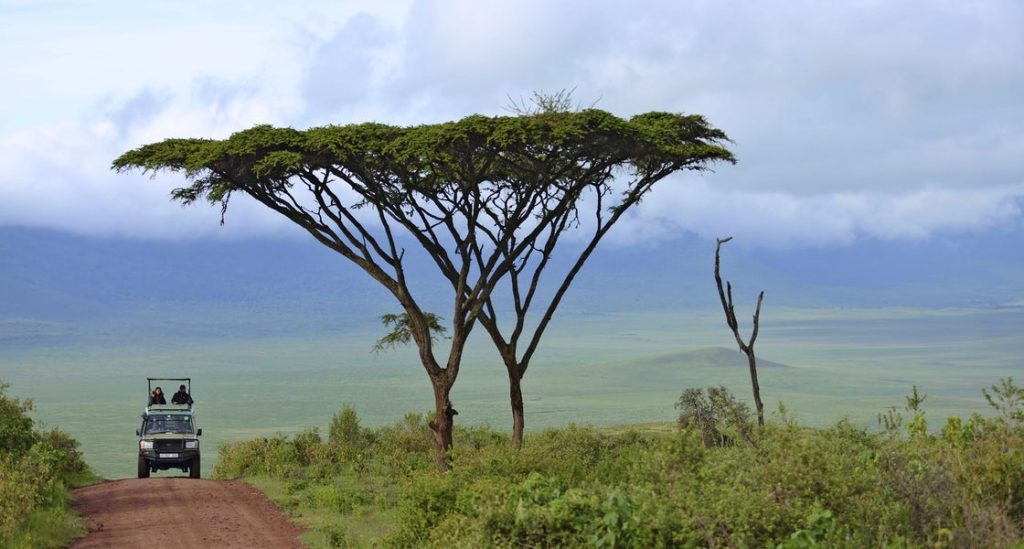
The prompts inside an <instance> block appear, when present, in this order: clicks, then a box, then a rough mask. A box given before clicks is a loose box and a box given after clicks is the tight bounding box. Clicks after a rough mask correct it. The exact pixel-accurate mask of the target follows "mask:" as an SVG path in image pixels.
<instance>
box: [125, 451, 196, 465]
mask: <svg viewBox="0 0 1024 549" xmlns="http://www.w3.org/2000/svg"><path fill="white" fill-rule="evenodd" d="M139 455H140V456H141V457H143V458H145V459H146V461H148V462H149V463H150V464H152V465H179V464H189V463H192V460H193V459H194V458H196V457H198V456H199V450H192V449H188V450H139Z"/></svg>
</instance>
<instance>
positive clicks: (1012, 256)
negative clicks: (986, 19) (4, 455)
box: [0, 227, 1024, 329]
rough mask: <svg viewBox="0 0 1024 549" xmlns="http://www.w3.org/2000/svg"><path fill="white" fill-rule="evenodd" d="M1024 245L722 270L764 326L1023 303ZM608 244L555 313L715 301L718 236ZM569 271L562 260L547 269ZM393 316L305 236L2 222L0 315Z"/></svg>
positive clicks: (948, 245) (375, 293) (379, 292)
mask: <svg viewBox="0 0 1024 549" xmlns="http://www.w3.org/2000/svg"><path fill="white" fill-rule="evenodd" d="M1022 241H1024V227H1021V228H1019V229H1017V230H1009V231H1004V232H1002V233H995V234H985V235H962V236H957V237H955V238H954V237H940V236H936V237H933V238H930V239H922V240H919V241H877V240H868V239H861V240H858V241H856V242H855V243H853V244H849V245H842V246H832V247H828V248H814V249H792V250H763V249H761V250H758V249H751V248H748V247H746V246H745V245H744V243H743V242H742V241H737V242H736V243H735V244H730V245H729V246H731V247H730V248H727V249H726V250H725V252H724V253H723V274H724V276H725V277H726V278H727V279H729V280H731V281H733V288H734V294H735V296H736V298H737V305H738V307H744V306H749V305H750V304H751V302H752V300H753V298H754V296H756V295H757V291H759V290H762V289H763V290H765V315H766V316H767V317H768V318H770V316H771V309H772V308H773V307H821V306H826V307H883V306H911V307H963V306H997V305H1001V304H1005V303H1012V302H1014V301H1015V300H1016V301H1017V302H1020V300H1021V299H1024V246H1020V242H1022ZM567 242H568V243H569V244H567V245H570V246H571V241H567ZM612 244H613V243H611V242H609V243H608V245H605V246H602V247H599V248H598V249H597V251H596V252H595V253H594V255H593V256H592V257H591V260H590V261H589V262H588V263H587V265H586V266H585V267H584V269H583V270H582V271H581V272H580V273H579V276H578V277H577V278H576V281H575V282H574V284H573V286H572V288H571V289H570V291H569V292H568V293H567V294H566V295H565V299H564V300H563V302H562V304H561V306H560V308H559V311H558V312H559V314H592V313H598V314H600V313H607V312H623V311H629V312H633V311H654V310H657V311H671V310H680V309H686V308H690V309H694V308H699V309H708V308H717V307H718V303H717V294H716V290H715V287H714V282H713V279H712V276H711V266H712V265H711V264H712V258H713V256H714V242H713V241H709V240H707V239H704V238H701V237H698V236H696V235H693V234H681V235H679V237H678V238H676V239H674V240H671V241H654V242H644V243H639V244H633V245H629V246H623V245H621V244H620V245H612ZM408 251H409V254H408V255H407V259H406V262H407V263H408V264H409V267H410V269H409V272H410V273H411V274H412V277H411V283H412V284H413V285H414V288H413V290H414V295H415V296H417V298H418V299H419V300H420V304H421V306H422V307H423V308H425V309H426V310H430V311H435V312H438V313H439V314H441V315H442V316H444V315H445V313H447V312H448V311H449V310H450V308H451V298H450V295H451V287H450V285H448V283H447V282H445V281H443V280H440V278H439V277H438V276H437V275H436V268H435V267H434V266H433V265H432V264H431V263H430V260H429V259H427V258H425V257H424V256H423V255H424V254H422V252H420V253H417V252H418V250H417V247H416V246H415V245H414V244H411V245H410V247H409V249H408ZM559 251H561V252H565V251H566V248H564V247H563V248H561V249H560V250H559ZM567 264H568V262H567V258H566V256H565V255H557V254H556V256H554V257H553V258H552V260H551V263H550V267H549V273H550V274H554V271H555V270H557V269H559V268H561V269H563V270H564V268H565V267H566V265H567ZM550 280H552V279H549V281H548V283H549V284H550ZM506 290H507V289H506ZM548 290H549V291H550V288H548ZM503 291H505V290H502V289H500V288H499V292H498V294H502V292H503ZM504 295H507V292H505V294H504ZM396 308H397V305H396V303H395V300H394V298H393V297H392V296H390V295H389V294H388V293H387V292H386V291H384V290H383V288H381V287H380V286H379V285H378V284H376V283H375V282H373V281H372V280H370V278H369V277H368V276H366V274H365V273H363V272H361V271H360V270H359V269H357V268H356V267H355V266H353V265H351V264H350V263H349V262H347V261H346V260H344V259H343V258H341V257H340V256H338V255H337V254H335V253H334V252H332V251H330V250H328V249H326V248H324V247H323V246H321V245H320V244H318V243H316V242H314V241H313V240H312V239H310V238H285V237H280V238H253V239H247V240H229V239H217V238H205V239H189V240H177V241H173V240H141V239H131V238H97V237H87V236H81V235H74V234H68V233H62V232H57V231H52V230H41V229H27V228H13V227H0V319H3V318H7V319H19V320H38V321H43V322H71V323H76V324H81V323H83V322H84V323H87V324H92V323H95V322H96V321H98V320H100V321H102V320H109V319H113V320H115V321H121V320H123V319H125V318H127V317H130V316H131V315H132V314H135V315H139V314H140V313H139V311H147V312H146V313H145V314H146V318H150V317H154V315H153V314H151V313H149V312H148V311H155V312H156V313H157V314H158V313H159V312H160V311H162V310H174V311H177V312H176V313H175V315H176V316H177V317H178V318H183V319H185V318H187V317H188V316H189V315H190V314H193V315H194V316H202V317H203V318H206V317H207V316H208V315H207V313H209V312H210V311H214V312H216V313H217V315H220V316H224V317H227V316H230V315H235V316H238V315H237V314H235V312H237V311H242V312H243V316H246V317H247V318H248V319H249V321H256V320H259V321H260V322H264V324H266V325H267V326H268V327H271V328H275V329H276V326H278V325H280V323H281V322H284V321H286V319H288V318H296V317H301V318H302V319H305V320H303V322H308V323H309V324H310V325H312V326H315V325H316V323H317V322H321V321H322V320H323V319H327V318H331V319H339V318H345V319H350V320H346V322H356V321H360V322H361V321H362V319H366V320H367V321H370V322H373V321H374V319H375V318H376V316H377V315H380V314H382V313H384V312H394V311H395V310H396ZM190 311H195V313H190ZM744 314H748V313H746V312H745V313H744ZM261 319H265V320H261ZM132 322H135V320H134V319H133V320H132ZM247 329H248V328H247Z"/></svg>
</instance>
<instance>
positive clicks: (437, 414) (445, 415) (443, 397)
mask: <svg viewBox="0 0 1024 549" xmlns="http://www.w3.org/2000/svg"><path fill="white" fill-rule="evenodd" d="M431 382H432V383H433V385H434V419H433V420H432V421H431V422H430V423H429V426H430V430H431V432H432V434H433V435H434V460H435V461H436V462H437V470H438V471H440V472H442V473H447V472H448V469H449V468H450V464H449V463H448V450H450V449H451V447H452V427H453V425H454V423H455V422H454V421H453V418H454V417H455V416H456V415H458V412H456V411H455V408H453V407H452V402H451V400H449V399H448V393H449V392H450V391H451V389H452V382H450V381H448V380H447V379H444V377H443V376H442V377H440V378H431Z"/></svg>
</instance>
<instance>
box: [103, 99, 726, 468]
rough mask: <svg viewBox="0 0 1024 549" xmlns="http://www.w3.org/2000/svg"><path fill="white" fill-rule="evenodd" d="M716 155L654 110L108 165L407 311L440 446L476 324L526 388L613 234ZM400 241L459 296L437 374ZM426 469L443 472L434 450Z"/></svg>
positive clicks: (237, 145) (361, 132)
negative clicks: (237, 204)
mask: <svg viewBox="0 0 1024 549" xmlns="http://www.w3.org/2000/svg"><path fill="white" fill-rule="evenodd" d="M726 142H728V138H727V137H726V135H725V133H723V132H722V131H721V130H718V129H716V128H713V127H711V126H710V125H709V124H708V123H707V121H706V120H705V119H704V118H703V117H702V116H699V115H682V114H672V113H664V112H649V113H646V114H641V115H637V116H634V117H632V118H630V119H628V120H627V119H623V118H619V117H617V116H614V115H612V114H609V113H607V112H605V111H602V110H598V109H587V110H582V111H575V112H569V111H559V110H548V111H544V112H539V113H529V114H520V115H515V116H495V117H489V116H481V115H473V116H468V117H466V118H463V119H461V120H458V121H454V122H446V123H441V124H426V125H420V126H412V127H397V126H389V125H385V124H377V123H366V124H352V125H345V126H324V127H318V128H311V129H308V130H305V131H300V130H296V129H293V128H276V127H272V126H266V125H264V126H256V127H253V128H251V129H248V130H244V131H240V132H238V133H235V134H233V135H232V136H230V137H229V138H227V139H224V140H210V139H168V140H165V141H162V142H159V143H153V144H150V145H145V146H142V147H139V148H138V149H135V150H132V151H129V152H127V153H125V154H123V155H122V156H120V157H119V158H117V159H116V160H115V161H114V163H113V167H114V168H115V169H116V170H118V171H124V170H128V169H141V170H142V171H143V172H144V173H156V172H159V171H173V172H180V173H183V174H184V175H185V177H186V179H187V181H188V185H187V186H184V187H181V188H178V189H175V190H174V191H173V192H172V197H173V199H174V200H177V201H180V202H182V203H185V204H189V203H192V202H195V201H197V200H201V199H205V200H208V201H210V202H211V203H219V204H221V207H222V210H221V213H222V220H223V215H224V212H226V210H227V206H228V201H229V199H230V197H231V195H232V194H233V193H238V192H241V193H244V194H246V195H248V196H250V197H252V198H254V199H256V200H257V201H259V202H261V203H262V204H264V205H266V206H267V207H269V208H271V209H273V210H274V211H276V212H278V213H280V214H282V215H284V216H285V217H287V218H288V219H289V220H291V221H292V222H294V223H295V224H297V225H299V226H301V227H302V228H303V229H305V230H306V231H307V232H309V233H310V234H311V235H312V236H314V237H315V238H316V239H317V240H318V241H320V242H321V243H322V244H324V245H326V246H328V247H330V248H331V249H333V250H335V251H337V252H338V253H340V254H341V255H343V256H344V257H346V258H348V259H349V260H351V261H352V262H354V263H356V264H357V265H358V266H359V267H361V268H362V269H363V270H364V271H366V272H367V274H369V275H370V276H371V277H373V278H374V279H375V280H377V281H378V282H380V283H381V284H382V285H383V286H384V287H386V288H387V289H388V290H389V291H390V292H391V293H392V295H394V296H395V298H396V299H397V301H398V302H399V304H400V305H401V306H402V308H403V309H404V310H405V313H404V314H405V315H406V316H405V318H406V321H407V324H408V328H409V332H410V334H411V336H412V338H413V340H414V341H415V343H416V345H417V347H418V349H419V354H420V359H421V361H422V362H423V366H424V368H425V369H426V371H427V374H428V376H429V377H430V379H431V382H432V384H433V386H434V392H435V401H436V404H437V410H436V417H438V418H444V417H447V421H448V423H447V424H446V425H444V426H442V427H439V428H437V429H435V434H437V436H438V441H439V446H438V448H442V449H443V448H447V447H448V446H450V420H451V415H454V410H452V409H451V406H450V402H448V396H447V395H448V390H449V389H450V388H451V384H452V383H453V382H454V380H455V377H456V375H457V374H458V369H459V364H460V362H461V357H462V349H463V347H464V344H465V341H466V337H467V336H468V334H469V332H470V330H471V329H472V328H473V326H474V324H475V323H476V322H477V321H480V322H481V323H482V324H483V325H484V327H485V328H486V329H487V331H488V333H489V334H490V335H491V337H492V339H493V340H494V341H495V343H496V345H498V347H499V352H500V353H501V354H502V357H503V359H504V360H505V362H506V363H507V364H512V363H515V364H517V366H516V367H515V370H516V373H515V377H516V379H518V378H519V377H522V374H523V373H524V372H525V369H526V365H527V364H528V362H529V357H530V355H532V353H533V351H534V350H535V349H536V346H537V343H538V341H539V340H540V337H541V334H542V333H543V332H544V329H545V327H546V326H547V323H548V321H549V320H550V318H551V315H552V314H553V313H554V310H555V308H556V307H557V306H558V303H559V301H560V300H561V297H562V295H563V294H564V293H565V291H566V289H567V288H568V286H569V284H570V283H571V281H572V280H573V278H574V277H575V275H576V273H577V272H578V271H579V269H580V268H581V267H582V265H583V263H584V262H585V261H586V259H587V258H588V257H589V255H590V253H591V252H592V251H593V249H594V247H595V246H596V245H597V243H598V242H599V241H600V240H601V238H602V237H603V236H604V234H605V233H606V232H607V231H608V229H609V228H610V227H611V226H612V225H614V224H615V222H616V221H617V220H618V219H619V218H620V217H621V215H622V214H623V213H624V212H625V211H626V210H627V209H628V208H630V207H631V206H633V205H635V204H637V203H638V202H639V201H640V200H641V199H642V198H643V197H644V196H645V195H646V193H647V192H648V191H649V190H650V189H651V187H652V186H653V185H654V184H655V183H656V182H658V181H660V180H661V179H663V178H664V177H666V176H668V175H670V174H672V173H674V172H677V171H681V170H698V171H699V170H705V169H707V168H708V166H709V165H710V164H711V163H713V162H715V161H726V162H734V161H735V160H734V158H733V155H732V153H730V152H729V150H727V149H726V148H725V147H724V146H723V144H724V143H726ZM584 209H585V210H586V211H587V212H588V213H587V214H586V215H587V217H586V218H585V219H586V222H585V224H586V225H587V229H588V230H592V233H591V234H590V236H589V237H588V238H586V239H584V241H583V251H582V252H580V253H579V255H578V257H577V259H576V261H575V263H573V264H572V267H571V269H570V270H569V272H568V273H567V274H564V276H563V278H562V279H560V280H561V282H560V284H556V285H555V286H554V288H555V289H556V290H555V291H554V295H553V296H551V298H550V300H548V301H546V302H545V303H544V304H542V305H540V309H541V311H542V318H541V320H540V322H539V324H538V327H537V328H536V329H535V330H534V331H533V332H532V335H528V336H526V340H527V346H526V349H527V350H526V351H525V352H524V354H523V356H522V357H520V358H517V344H518V342H519V339H520V336H523V335H524V328H525V326H526V324H525V319H526V314H527V311H528V310H529V309H530V307H531V304H535V303H534V302H535V298H536V297H537V289H538V286H539V281H540V278H541V273H542V272H543V271H544V269H545V267H546V266H547V264H548V260H549V259H550V257H551V255H552V252H553V251H554V250H555V248H556V244H557V243H558V241H559V239H560V237H561V236H562V235H563V234H564V233H565V232H566V231H568V230H570V229H576V228H579V227H580V226H581V225H583V224H584V223H581V217H582V213H583V210H584ZM399 229H401V230H404V232H405V233H407V234H408V235H409V236H411V237H412V238H413V239H415V241H416V242H417V243H418V244H420V245H421V246H422V247H423V249H424V250H425V251H426V252H427V254H428V255H429V257H430V259H431V260H432V261H433V262H434V264H435V265H436V266H437V267H438V269H439V271H440V273H441V275H442V276H443V277H444V278H445V279H446V280H448V281H449V282H450V284H451V287H452V289H453V290H454V308H453V311H452V316H451V319H452V330H451V332H450V335H451V338H450V342H451V346H450V351H449V353H448V357H447V360H446V361H445V364H444V366H442V365H441V364H440V363H439V362H438V361H437V360H436V358H435V356H434V352H433V349H432V343H433V342H432V337H431V336H432V334H431V331H430V326H429V322H428V316H427V315H428V313H425V312H424V311H423V310H421V309H420V307H419V305H418V304H417V302H416V300H415V299H414V298H413V296H412V295H411V292H410V291H409V287H408V285H407V283H406V278H405V277H406V273H405V270H404V268H403V258H404V249H403V246H402V245H401V244H400V243H397V242H396V230H399ZM506 279H507V280H508V282H509V289H510V292H509V294H508V295H503V296H502V298H503V299H507V300H508V301H509V302H510V303H511V307H510V308H511V310H513V311H514V322H513V324H512V327H511V331H510V332H509V333H508V335H507V337H506V335H504V334H503V333H502V328H501V327H500V326H499V323H498V321H497V317H498V314H499V310H502V309H501V308H500V307H496V306H495V304H494V301H493V299H492V298H493V297H494V296H492V291H493V290H494V289H495V288H496V287H497V286H498V285H499V283H500V282H501V281H502V280H506ZM444 316H445V317H447V316H448V315H447V314H445V315H444ZM511 371H512V370H510V372H511ZM510 379H511V378H510ZM442 422H443V421H442ZM442 431H445V432H446V434H445V433H443V432H442ZM437 456H439V457H438V460H439V465H440V466H441V468H442V469H444V468H445V466H444V464H443V451H439V452H438V454H437Z"/></svg>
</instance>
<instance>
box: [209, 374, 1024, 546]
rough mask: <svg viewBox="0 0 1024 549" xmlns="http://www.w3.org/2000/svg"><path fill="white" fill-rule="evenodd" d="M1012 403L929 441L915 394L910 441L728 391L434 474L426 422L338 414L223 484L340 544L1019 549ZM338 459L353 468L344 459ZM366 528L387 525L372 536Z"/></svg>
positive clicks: (491, 453) (994, 395) (462, 445)
mask: <svg viewBox="0 0 1024 549" xmlns="http://www.w3.org/2000/svg"><path fill="white" fill-rule="evenodd" d="M1016 391H1017V389H1015V388H1014V386H1013V385H1012V382H1011V381H1007V382H1006V383H1004V384H1002V385H1000V386H996V387H993V388H991V389H989V390H987V391H986V395H987V396H989V397H990V398H991V401H992V402H993V403H994V404H993V407H994V408H996V410H997V412H999V416H998V417H993V418H982V417H980V416H977V415H975V416H972V417H971V418H969V419H966V420H964V419H961V418H950V419H949V420H947V421H946V424H945V427H944V428H943V429H942V430H941V434H940V435H939V436H935V435H932V434H929V433H928V432H927V429H926V427H927V423H925V421H924V410H923V408H922V406H921V403H922V402H924V397H923V396H922V395H918V394H917V393H916V390H915V392H914V394H912V395H911V397H908V400H907V404H906V406H905V409H906V410H907V411H908V412H911V413H912V414H913V416H912V419H911V421H910V422H909V423H908V424H907V427H908V428H906V429H902V428H901V429H899V430H898V431H897V430H892V431H890V432H878V431H869V430H867V429H865V428H863V427H860V426H857V425H853V424H851V423H850V422H849V421H839V422H837V423H836V424H835V425H833V426H831V427H828V428H825V429H818V428H805V427H800V426H799V425H797V424H796V422H795V421H793V420H792V419H788V420H785V421H783V422H781V423H772V422H770V423H768V424H767V425H765V427H764V428H763V429H758V428H755V427H754V424H753V418H752V416H751V414H750V412H749V410H748V409H747V408H746V407H745V406H743V405H742V403H740V402H739V401H737V400H736V399H735V398H733V397H732V396H731V395H729V394H728V392H727V391H725V390H724V389H722V388H709V389H707V390H689V391H687V392H686V393H684V398H681V399H680V402H681V406H680V412H681V413H680V416H681V421H680V423H681V424H682V425H683V427H684V428H683V429H680V430H678V431H674V432H638V431H636V430H629V431H626V432H615V433H610V432H608V431H605V430H600V429H595V428H592V427H579V426H576V425H570V426H568V427H565V428H562V429H548V430H545V431H543V432H541V433H536V434H532V435H530V436H529V437H528V439H527V441H526V445H525V446H524V447H523V448H522V449H521V450H519V451H512V450H511V449H510V447H509V444H510V440H509V437H508V435H506V434H503V433H496V432H494V431H493V430H491V429H490V428H488V427H470V428H462V427H459V428H457V430H456V433H455V439H456V441H457V446H456V448H455V449H454V450H453V452H452V455H451V458H452V463H453V466H452V469H451V470H450V471H449V472H448V473H446V474H444V475H442V474H439V473H437V471H436V468H435V465H434V462H433V459H432V454H431V451H432V447H431V444H430V432H429V428H428V427H427V426H426V424H425V421H424V419H423V416H422V415H419V414H409V415H407V416H406V417H405V418H404V419H403V420H402V421H399V422H397V423H396V424H395V425H393V426H389V427H383V428H379V429H364V428H359V427H358V420H357V418H356V416H355V413H354V411H351V412H347V411H346V410H345V408H343V409H342V410H341V411H339V413H338V414H336V415H335V421H332V430H331V434H330V435H329V436H328V442H327V444H324V443H323V442H322V441H321V440H320V437H319V435H318V434H317V433H316V431H315V430H309V431H306V432H304V433H302V434H300V435H297V436H296V437H294V438H293V439H287V438H285V437H278V438H275V439H261V440H260V441H253V442H249V443H238V444H236V445H233V447H232V450H231V451H230V452H229V455H227V456H224V455H223V454H222V462H221V463H220V464H218V468H217V472H218V474H221V473H227V472H232V473H236V474H240V475H249V474H254V473H256V472H258V473H259V474H266V475H270V476H277V477H280V478H288V479H289V480H290V481H289V483H288V484H287V489H286V491H287V495H286V496H284V497H285V498H287V501H288V502H290V503H286V506H287V507H289V508H291V509H294V510H297V511H299V512H301V511H302V510H303V509H310V508H312V509H318V510H323V511H329V512H330V516H332V517H338V516H339V515H340V516H341V517H345V518H344V519H332V520H336V521H337V524H334V525H332V526H330V527H329V528H326V529H322V530H323V532H322V534H323V535H324V536H325V537H324V539H325V540H326V541H325V543H328V544H333V545H345V544H349V545H356V546H359V545H361V544H365V545H387V546H394V547H407V546H421V547H527V546H534V547H553V546H569V547H578V546H586V547H699V546H737V547H782V548H796V547H813V546H823V547H835V546H840V547H876V546H899V547H924V546H933V547H936V546H943V547H948V546H963V547H976V546H1013V545H1014V544H1015V543H1019V542H1020V541H1021V539H1022V536H1024V429H1022V428H1021V427H1020V425H1018V423H1017V422H1016V420H1015V419H1014V418H1015V417H1016V416H1014V413H1015V410H1017V409H1019V406H1020V405H1019V404H1016V402H1017V401H1016V400H1014V398H1016V397H1015V395H1017V394H1018V393H1017V392H1016ZM342 426H345V427H344V428H342ZM901 426H902V425H901ZM345 433H347V434H348V435H351V434H353V433H358V436H356V437H352V438H347V435H346V434H345ZM343 445H352V447H353V449H354V450H355V452H354V454H353V455H354V456H355V457H354V458H353V459H354V461H352V462H349V463H342V462H339V460H338V459H337V456H338V455H339V452H337V451H335V446H338V447H340V446H343ZM325 448H326V449H327V450H326V452H325V451H323V449H325ZM331 467H333V469H331ZM222 468H223V469H222ZM325 471H332V472H330V473H329V474H328V473H325ZM385 511H386V514H385V515H383V517H382V516H381V515H379V514H378V513H382V512H385ZM318 512H319V511H318ZM368 516H369V517H377V519H376V520H378V521H379V524H385V525H386V526H384V527H382V528H381V530H380V531H378V533H377V534H376V535H375V536H372V537H364V536H366V534H365V533H363V532H362V530H361V529H362V524H363V523H364V522H365V521H366V520H367V519H366V518H367V517H368ZM345 521H348V522H345ZM388 528H392V529H391V530H390V532H388V531H387V529H388Z"/></svg>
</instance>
